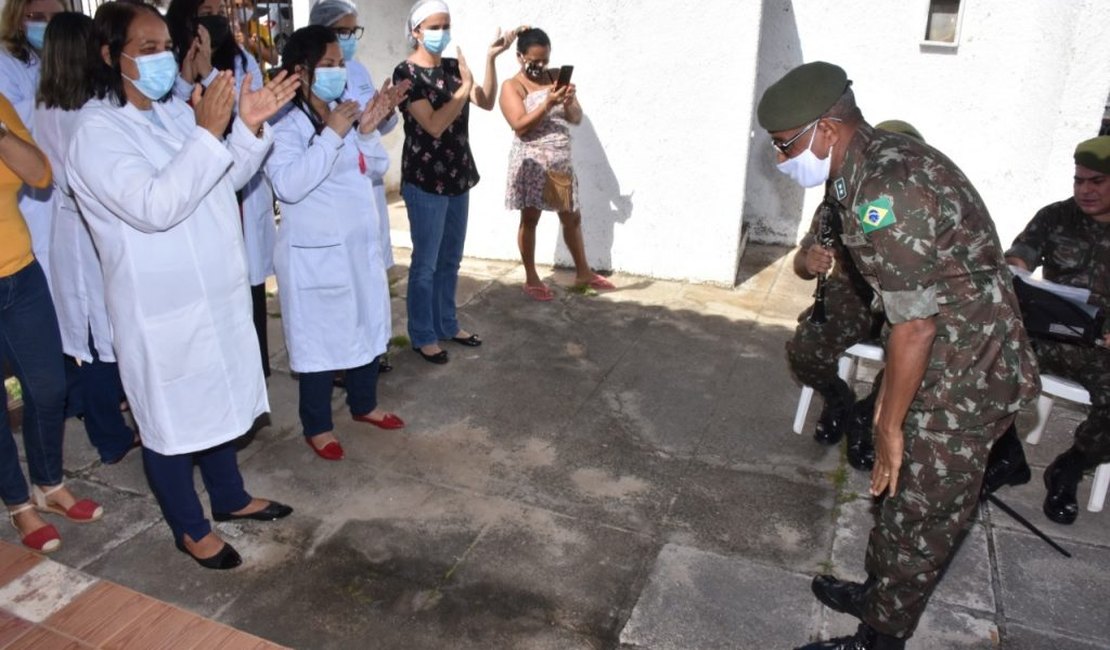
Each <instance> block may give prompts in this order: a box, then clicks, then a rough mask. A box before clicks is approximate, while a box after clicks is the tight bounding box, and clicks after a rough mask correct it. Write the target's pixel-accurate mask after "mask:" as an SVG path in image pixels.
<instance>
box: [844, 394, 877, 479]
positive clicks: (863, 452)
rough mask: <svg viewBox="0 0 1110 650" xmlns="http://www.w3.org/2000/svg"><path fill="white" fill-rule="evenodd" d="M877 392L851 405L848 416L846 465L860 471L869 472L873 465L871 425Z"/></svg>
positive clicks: (873, 447) (873, 450) (873, 446)
mask: <svg viewBox="0 0 1110 650" xmlns="http://www.w3.org/2000/svg"><path fill="white" fill-rule="evenodd" d="M878 396H879V395H878V391H877V390H873V391H871V394H870V395H868V396H867V397H865V398H863V399H861V400H860V401H858V402H856V403H855V404H853V405H852V409H851V411H850V412H849V415H848V423H847V425H846V428H847V430H848V464H849V465H851V466H852V467H854V468H856V469H858V470H860V471H869V470H870V469H871V468H872V467H874V465H875V445H874V443H873V442H872V438H871V423H872V420H873V419H874V417H875V400H876V399H877V398H878Z"/></svg>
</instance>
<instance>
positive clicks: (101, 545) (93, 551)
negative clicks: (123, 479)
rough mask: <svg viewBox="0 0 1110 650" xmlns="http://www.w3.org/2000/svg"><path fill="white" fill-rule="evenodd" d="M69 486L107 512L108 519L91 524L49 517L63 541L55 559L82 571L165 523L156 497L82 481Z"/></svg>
mask: <svg viewBox="0 0 1110 650" xmlns="http://www.w3.org/2000/svg"><path fill="white" fill-rule="evenodd" d="M66 485H67V486H68V487H69V489H70V490H72V491H73V493H74V494H75V495H77V496H78V497H80V498H82V499H92V500H93V501H96V502H97V503H99V504H101V506H102V507H103V508H104V516H103V517H102V518H101V519H100V520H99V521H95V522H92V523H87V524H78V523H74V522H71V521H68V520H67V519H65V518H64V517H48V518H47V521H49V522H50V523H52V524H54V526H55V527H57V529H58V534H59V535H61V537H62V547H61V548H60V549H59V550H58V551H57V552H56V553H54V554H52V555H51V559H53V560H56V561H58V562H63V563H65V564H67V565H69V566H72V567H76V568H79V569H82V568H84V567H86V566H88V565H89V564H91V563H92V562H95V561H96V560H97V559H99V558H100V557H102V556H103V555H104V554H105V553H107V552H109V551H111V550H112V549H114V548H116V547H117V546H120V545H123V544H126V543H128V542H129V541H130V540H131V539H132V538H134V537H135V536H136V535H138V534H140V533H142V532H143V531H144V530H146V529H147V528H150V527H151V526H155V525H157V524H158V523H161V522H160V520H161V511H160V510H159V509H158V504H157V503H156V502H155V500H154V497H153V496H150V495H149V490H148V495H146V496H143V495H135V494H128V493H126V492H121V491H119V490H116V489H114V488H112V487H109V486H104V485H101V484H99V483H92V482H89V481H83V480H80V479H70V480H69V481H67V482H66Z"/></svg>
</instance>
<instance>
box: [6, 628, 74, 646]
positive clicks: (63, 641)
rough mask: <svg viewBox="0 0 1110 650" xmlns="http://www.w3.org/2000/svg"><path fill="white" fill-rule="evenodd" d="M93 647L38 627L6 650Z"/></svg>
mask: <svg viewBox="0 0 1110 650" xmlns="http://www.w3.org/2000/svg"><path fill="white" fill-rule="evenodd" d="M91 648H92V646H91V645H85V644H84V643H81V642H79V641H74V640H73V639H71V638H69V637H67V636H63V635H61V634H58V633H57V632H55V631H53V630H48V629H46V628H45V627H41V626H38V625H36V626H35V629H33V630H31V631H30V632H28V633H27V634H24V635H23V636H21V637H19V639H17V640H16V641H15V643H13V644H11V645H9V646H7V647H6V648H4V650H90V649H91Z"/></svg>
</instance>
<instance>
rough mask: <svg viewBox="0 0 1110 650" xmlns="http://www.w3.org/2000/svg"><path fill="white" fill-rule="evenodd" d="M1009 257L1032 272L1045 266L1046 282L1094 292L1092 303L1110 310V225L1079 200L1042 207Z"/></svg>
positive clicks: (1015, 241)
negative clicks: (1090, 213) (1085, 210)
mask: <svg viewBox="0 0 1110 650" xmlns="http://www.w3.org/2000/svg"><path fill="white" fill-rule="evenodd" d="M1006 257H1018V258H1021V259H1022V260H1023V261H1024V262H1025V265H1026V266H1028V267H1029V270H1030V271H1034V270H1036V269H1037V267H1038V266H1041V265H1042V264H1043V265H1044V271H1043V273H1044V278H1045V279H1046V280H1050V281H1052V282H1058V283H1060V284H1066V285H1068V286H1070V287H1079V288H1081V289H1090V291H1091V298H1090V300H1089V301H1088V302H1090V303H1091V304H1092V305H1098V306H1099V307H1101V308H1102V309H1108V308H1110V223H1100V222H1098V221H1095V220H1094V219H1092V218H1091V217H1089V216H1087V215H1086V214H1084V213H1083V211H1082V210H1080V209H1079V206H1078V205H1076V203H1075V199H1067V200H1065V201H1060V202H1058V203H1053V204H1052V205H1048V206H1045V207H1043V208H1041V209H1040V211H1038V212H1037V215H1036V216H1035V217H1033V220H1032V221H1030V222H1029V225H1028V226H1026V227H1025V230H1024V231H1022V233H1021V234H1020V235H1018V236H1017V239H1015V240H1014V243H1013V245H1012V246H1010V250H1008V251H1006ZM1107 331H1110V322H1107V324H1106V326H1104V328H1103V333H1106V332H1107Z"/></svg>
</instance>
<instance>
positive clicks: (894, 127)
mask: <svg viewBox="0 0 1110 650" xmlns="http://www.w3.org/2000/svg"><path fill="white" fill-rule="evenodd" d="M875 128H876V129H881V130H883V131H890V132H891V133H901V134H902V135H908V136H910V137H911V138H913V139H914V140H920V141H921V142H925V136H923V135H921V131H918V130H917V129H915V128H914V127H913V125H912V124H910V123H909V122H903V121H902V120H887V121H885V122H879V123H878V124H876V125H875Z"/></svg>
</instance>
